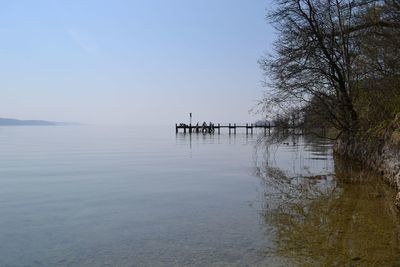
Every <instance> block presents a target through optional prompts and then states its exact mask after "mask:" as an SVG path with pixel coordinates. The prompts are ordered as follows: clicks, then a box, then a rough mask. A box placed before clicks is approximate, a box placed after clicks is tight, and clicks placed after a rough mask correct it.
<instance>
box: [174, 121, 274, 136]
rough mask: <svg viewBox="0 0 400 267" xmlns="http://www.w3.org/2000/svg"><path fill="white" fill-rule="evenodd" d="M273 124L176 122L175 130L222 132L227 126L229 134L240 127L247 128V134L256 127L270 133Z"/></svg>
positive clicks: (184, 131)
mask: <svg viewBox="0 0 400 267" xmlns="http://www.w3.org/2000/svg"><path fill="white" fill-rule="evenodd" d="M271 127H273V126H271V125H255V124H248V123H246V125H236V123H233V124H232V123H229V124H227V125H221V124H219V123H218V124H213V125H207V126H203V125H191V124H184V123H180V124H177V123H176V124H175V132H176V133H178V132H179V129H182V130H183V133H218V134H220V133H221V129H223V128H226V129H228V132H229V134H231V133H232V131H233V133H234V134H236V129H238V128H243V129H246V134H249V131H250V134H253V129H255V128H261V129H264V132H265V133H266V132H267V130H268V133H269V134H270V133H271Z"/></svg>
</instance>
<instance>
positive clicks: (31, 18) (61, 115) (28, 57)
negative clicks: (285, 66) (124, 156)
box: [0, 0, 274, 124]
mask: <svg viewBox="0 0 400 267" xmlns="http://www.w3.org/2000/svg"><path fill="white" fill-rule="evenodd" d="M268 3H269V1H268V0H251V1H249V0H197V1H196V0H168V1H167V0H141V1H134V0H125V1H123V0H109V1H99V0H92V1H90V0H76V1H71V0H65V1H61V0H58V1H57V0H48V1H40V0H35V1H32V0H29V1H28V0H27V1H19V0H8V1H7V0H3V1H1V7H0V36H1V37H0V88H1V89H0V90H1V102H0V103H1V104H0V117H12V118H21V119H46V120H55V121H75V122H84V123H95V124H101V123H104V124H125V123H126V124H135V123H137V124H143V123H148V122H150V123H156V122H157V123H162V124H172V123H175V122H180V121H183V120H187V118H188V113H189V112H193V116H194V118H193V119H194V121H197V120H199V121H203V120H207V121H210V120H213V121H214V122H229V121H231V122H246V121H249V122H251V121H252V120H254V119H255V118H257V117H255V116H254V115H251V114H249V113H248V111H249V110H250V109H251V108H252V107H253V106H254V104H255V101H256V100H257V99H259V98H260V97H261V96H262V91H263V90H264V89H263V88H262V86H261V82H260V81H261V80H262V79H263V77H262V74H261V71H260V69H259V66H258V65H257V60H258V59H259V58H260V56H262V55H263V54H264V53H265V52H266V51H267V50H268V49H270V47H271V43H272V41H273V39H274V36H273V31H272V29H271V27H270V26H268V25H267V23H266V22H265V14H266V12H265V9H266V8H269V6H268Z"/></svg>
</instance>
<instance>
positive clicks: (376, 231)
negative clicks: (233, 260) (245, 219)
mask: <svg viewBox="0 0 400 267" xmlns="http://www.w3.org/2000/svg"><path fill="white" fill-rule="evenodd" d="M275 141H276V140H275ZM273 143H274V142H271V140H270V141H269V142H265V140H264V141H259V142H258V144H257V149H256V150H257V152H256V154H257V157H256V158H255V162H256V164H255V165H256V166H255V171H254V174H255V176H257V177H258V178H259V179H260V181H261V183H262V185H263V186H262V187H263V188H264V189H263V192H262V194H260V195H261V196H260V197H261V199H260V205H261V209H260V210H261V218H262V220H263V221H264V222H265V223H266V224H267V225H270V226H272V227H273V229H274V230H273V233H274V243H275V246H273V248H272V249H271V250H269V251H267V252H266V253H267V254H273V255H278V256H281V257H284V258H288V259H290V260H292V261H293V263H294V264H296V265H301V266H304V265H305V266H309V265H311V266H315V265H316V266H371V265H372V266H399V265H400V234H399V233H400V224H399V222H400V217H399V214H398V213H397V212H396V210H395V209H394V207H393V202H392V201H393V198H394V194H395V192H394V191H393V190H392V189H391V188H390V187H389V186H387V185H386V184H384V183H383V182H382V180H381V179H380V178H379V177H377V176H376V175H374V173H371V172H368V171H366V170H363V169H362V168H361V167H360V166H358V165H357V164H356V163H354V162H349V161H343V160H341V159H340V158H336V157H333V156H332V151H331V144H330V143H329V142H327V141H324V140H321V139H317V138H315V137H312V136H304V137H301V136H292V137H288V138H286V139H285V141H280V145H273ZM284 153H292V154H293V153H294V155H297V156H294V157H292V158H291V161H289V162H287V161H286V162H285V161H284V160H283V158H284V157H279V155H281V154H284ZM313 164H314V165H313ZM299 166H300V167H299Z"/></svg>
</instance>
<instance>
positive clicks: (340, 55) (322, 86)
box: [259, 0, 377, 134]
mask: <svg viewBox="0 0 400 267" xmlns="http://www.w3.org/2000/svg"><path fill="white" fill-rule="evenodd" d="M376 4H377V2H376V1H350V0H341V1H339V0H326V1H317V0H278V1H277V8H276V9H275V10H274V11H272V12H271V13H270V14H269V17H268V18H269V19H270V20H271V21H272V23H273V24H274V26H275V28H276V29H277V30H278V32H279V38H278V40H277V41H276V42H275V52H276V54H275V55H274V56H269V57H266V58H262V59H261V60H260V62H259V63H260V65H261V67H262V68H263V70H264V71H265V74H266V75H268V76H270V77H271V80H272V83H271V84H269V85H270V86H271V88H272V90H271V91H269V92H268V93H267V94H266V97H265V99H264V102H263V105H264V106H265V107H267V108H274V109H278V110H281V112H283V113H285V112H286V113H291V112H293V111H295V112H298V111H299V110H303V109H304V108H306V107H308V106H309V105H310V104H311V103H313V102H318V106H319V108H318V109H316V110H317V111H318V113H321V112H323V113H324V114H323V117H324V118H329V120H328V121H329V124H330V125H331V126H333V127H335V128H336V129H338V130H339V132H340V133H346V134H354V133H355V132H357V130H358V127H359V123H358V115H357V112H356V110H355V108H354V100H355V98H356V96H357V89H358V87H359V82H360V79H361V78H362V72H360V71H358V68H356V64H357V62H358V58H359V57H360V49H361V48H360V47H361V46H360V38H359V36H358V34H359V32H360V29H358V30H354V29H356V28H357V27H358V26H359V25H361V21H362V16H363V14H365V12H366V10H368V9H370V8H371V6H372V5H376ZM363 23H364V21H363ZM366 27H367V26H366ZM321 107H324V109H321Z"/></svg>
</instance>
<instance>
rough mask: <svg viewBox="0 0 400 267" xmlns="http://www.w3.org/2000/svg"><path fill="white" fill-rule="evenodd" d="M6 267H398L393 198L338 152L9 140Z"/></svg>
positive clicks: (292, 142) (212, 139) (88, 138)
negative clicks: (343, 159)
mask: <svg viewBox="0 0 400 267" xmlns="http://www.w3.org/2000/svg"><path fill="white" fill-rule="evenodd" d="M0 148H1V149H0V240H1V242H0V266H290V265H293V266H304V265H308V266H314V265H317V266H334V265H337V266H358V265H359V266H366V265H367V266H368V265H376V266H398V265H400V256H399V255H400V249H399V248H400V241H399V240H400V239H399V233H400V224H399V222H400V219H399V216H398V214H397V213H396V211H395V210H394V208H393V206H392V200H393V197H394V192H393V190H392V189H390V188H389V187H387V186H386V185H385V184H383V183H382V182H381V181H380V180H379V179H378V178H377V177H376V176H374V175H372V174H371V173H367V172H365V171H362V170H361V169H360V168H358V167H357V166H355V165H354V164H350V163H349V162H343V161H340V160H339V159H334V158H333V157H332V151H331V148H330V144H329V143H327V142H322V141H321V140H317V139H315V138H310V137H302V138H299V137H297V138H289V139H288V140H286V141H285V142H284V143H281V144H280V145H272V146H268V145H266V143H265V141H263V140H261V139H260V138H259V136H258V135H254V136H253V137H251V136H246V135H244V134H238V135H236V136H234V135H231V136H229V135H227V134H221V135H202V134H201V135H192V136H190V135H184V134H177V135H175V133H174V129H173V128H169V127H164V128H162V127H161V128H155V127H148V128H146V130H145V131H142V130H140V129H139V128H135V127H109V128H107V127H97V126H96V127H95V126H79V127H64V126H63V127H61V126H60V127H2V128H0Z"/></svg>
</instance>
